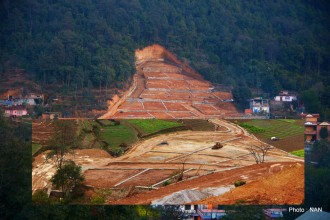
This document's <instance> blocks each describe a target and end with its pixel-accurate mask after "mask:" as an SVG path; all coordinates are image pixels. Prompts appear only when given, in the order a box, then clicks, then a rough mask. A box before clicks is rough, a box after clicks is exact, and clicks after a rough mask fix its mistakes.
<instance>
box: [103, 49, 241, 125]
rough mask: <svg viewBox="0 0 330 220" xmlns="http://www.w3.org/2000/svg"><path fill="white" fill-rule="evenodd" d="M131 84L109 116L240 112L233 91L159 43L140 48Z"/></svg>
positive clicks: (202, 115) (201, 115)
mask: <svg viewBox="0 0 330 220" xmlns="http://www.w3.org/2000/svg"><path fill="white" fill-rule="evenodd" d="M135 58H136V71H137V72H136V74H135V75H134V78H133V84H132V85H131V88H130V89H129V90H128V91H127V92H126V93H125V94H123V95H122V97H121V98H120V99H119V100H118V101H117V102H116V103H112V106H110V107H109V110H108V112H107V113H106V114H104V115H103V116H101V117H100V118H101V119H106V118H144V119H150V118H159V119H183V118H184V119H187V118H188V119H189V118H190V119H191V118H214V117H224V116H230V115H235V114H237V113H238V112H237V110H236V108H235V106H234V104H233V102H232V94H231V93H229V92H221V91H216V90H215V89H214V87H213V86H212V84H211V83H210V82H208V81H206V80H204V79H203V77H202V76H201V75H200V74H198V73H197V72H195V71H194V70H193V69H191V68H190V67H189V66H188V65H187V64H185V63H182V62H181V61H179V60H178V59H177V58H176V57H175V55H174V54H172V53H170V52H169V51H167V50H166V49H165V48H163V47H162V46H160V45H152V46H149V47H146V48H144V49H143V50H137V51H136V52H135Z"/></svg>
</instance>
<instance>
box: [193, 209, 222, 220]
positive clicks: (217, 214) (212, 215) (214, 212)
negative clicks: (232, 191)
mask: <svg viewBox="0 0 330 220" xmlns="http://www.w3.org/2000/svg"><path fill="white" fill-rule="evenodd" d="M197 214H198V216H196V218H194V220H195V219H196V220H206V219H210V220H211V219H221V218H222V217H224V216H225V215H226V212H225V210H218V209H199V210H197Z"/></svg>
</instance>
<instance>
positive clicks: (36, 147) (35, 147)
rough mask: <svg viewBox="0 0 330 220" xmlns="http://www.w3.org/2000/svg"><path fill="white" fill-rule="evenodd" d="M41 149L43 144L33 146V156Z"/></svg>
mask: <svg viewBox="0 0 330 220" xmlns="http://www.w3.org/2000/svg"><path fill="white" fill-rule="evenodd" d="M41 147H42V146H41V144H32V155H33V154H35V153H36V152H37V151H38V150H39V149H40V148H41Z"/></svg>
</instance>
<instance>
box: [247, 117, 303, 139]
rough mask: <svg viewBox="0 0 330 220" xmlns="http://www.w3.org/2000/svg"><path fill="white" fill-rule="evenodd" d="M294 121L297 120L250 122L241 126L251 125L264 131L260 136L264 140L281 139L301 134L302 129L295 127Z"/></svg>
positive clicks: (301, 127)
mask: <svg viewBox="0 0 330 220" xmlns="http://www.w3.org/2000/svg"><path fill="white" fill-rule="evenodd" d="M296 121H297V120H293V119H279V120H251V121H248V122H245V123H243V124H247V125H252V126H254V127H257V128H260V129H264V130H265V131H264V132H262V136H264V137H266V138H271V137H279V138H281V139H283V138H287V137H292V136H295V135H301V134H303V132H304V127H303V126H300V125H297V124H296ZM240 125H241V124H240ZM243 127H244V126H243Z"/></svg>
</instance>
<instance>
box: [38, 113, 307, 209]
mask: <svg viewBox="0 0 330 220" xmlns="http://www.w3.org/2000/svg"><path fill="white" fill-rule="evenodd" d="M132 122H135V124H134V126H141V127H143V126H145V124H144V123H143V122H141V123H139V122H138V121H129V120H128V121H125V123H127V124H130V123H132ZM93 123H95V122H93ZM161 123H164V124H165V127H166V126H167V125H169V124H170V125H171V126H176V125H179V124H180V125H181V124H182V125H184V126H187V127H189V125H190V126H192V127H194V126H195V127H197V128H196V129H195V130H194V129H192V130H184V131H176V132H170V133H161V132H160V133H159V134H158V135H154V136H151V137H149V138H145V139H140V140H139V141H137V142H135V143H134V144H133V145H132V147H131V148H129V150H128V151H127V152H126V153H125V154H124V155H122V156H120V157H117V158H113V157H111V156H110V155H109V154H107V153H105V152H104V151H102V150H101V149H98V150H96V149H95V151H94V149H86V150H75V151H74V152H73V153H72V154H69V155H67V158H69V159H72V160H74V161H76V163H78V164H79V165H81V166H82V170H83V172H84V175H85V184H86V185H87V186H88V187H89V191H88V192H86V196H87V195H88V197H87V198H86V201H89V199H90V200H93V198H94V197H95V196H100V194H99V192H102V190H111V193H110V194H109V195H106V196H105V197H104V200H105V201H106V203H107V204H150V203H157V202H159V201H160V199H162V198H165V197H167V196H169V197H171V200H169V201H170V204H178V203H180V202H182V201H181V200H176V199H175V196H173V194H175V193H179V194H180V195H181V194H182V195H186V194H187V195H188V194H189V195H192V198H191V197H189V196H188V197H187V198H188V200H187V201H186V202H187V203H194V202H197V201H199V200H201V199H204V198H207V197H209V196H212V195H213V196H217V195H219V194H221V193H222V191H223V189H230V188H231V187H233V184H234V182H235V181H238V180H244V181H246V182H247V183H248V184H247V185H249V183H252V182H253V181H255V180H257V179H258V178H261V177H265V176H270V177H271V174H273V173H277V172H280V171H281V170H284V168H285V167H288V166H291V165H293V164H297V163H298V164H301V165H303V159H301V158H299V157H296V156H293V155H291V154H289V153H288V152H285V151H283V150H280V149H278V148H274V147H271V149H270V150H269V152H268V153H267V155H266V156H265V163H263V164H261V165H256V164H255V159H254V158H253V156H252V155H251V152H250V148H251V147H255V146H265V145H266V144H265V143H264V142H262V141H260V140H258V139H257V138H256V137H255V136H253V135H251V134H249V133H248V132H247V131H246V130H245V129H242V128H241V127H239V126H237V125H235V124H233V123H230V122H227V121H224V120H219V119H212V120H209V121H192V120H188V121H185V120H181V121H180V122H174V121H167V122H166V123H165V122H160V123H159V124H158V125H157V126H156V127H157V129H155V128H153V129H152V131H155V130H158V127H160V124H161ZM97 124H100V123H97ZM101 124H108V125H104V126H105V127H108V128H112V127H115V126H114V125H112V122H111V121H110V122H109V121H107V122H105V123H103V122H101ZM120 125H122V126H124V124H122V123H121V124H120ZM117 126H119V125H117ZM92 127H93V126H92ZM141 127H140V129H141ZM174 128H175V127H174ZM101 131H102V128H101ZM110 141H111V140H110ZM217 142H219V143H221V144H222V146H223V147H222V148H220V149H212V147H213V146H214V145H215V143H217ZM44 157H45V153H42V154H40V155H38V156H37V157H35V160H34V163H33V173H32V179H33V184H32V187H33V191H35V190H36V189H42V188H48V187H51V185H50V182H49V179H50V177H51V176H52V175H53V174H54V171H55V168H54V164H53V162H52V160H48V161H45V160H44ZM290 180H291V181H292V182H296V181H302V182H303V178H302V179H297V178H296V177H295V176H293V177H292V178H291V179H290ZM188 189H189V190H190V191H189V192H186V191H185V190H188ZM150 190H151V191H150ZM288 190H289V189H288ZM290 190H291V189H290ZM294 192H295V193H297V195H296V196H297V198H301V197H303V190H301V191H299V192H298V191H294ZM298 194H299V195H298ZM193 198H194V199H193ZM267 198H268V199H269V200H268V201H271V199H272V198H271V197H270V196H267V197H266V198H265V200H267ZM290 198H291V197H290ZM173 199H174V200H173ZM196 199H197V200H196ZM284 199H285V198H284ZM282 201H283V200H281V202H282ZM286 201H287V203H290V204H293V203H294V204H298V203H296V202H297V201H292V200H290V199H288V200H286ZM292 202H293V203H292ZM269 203H271V202H269ZM163 204H167V203H166V202H164V201H163ZM274 204H277V203H274ZM278 204H279V203H278ZM299 204H300V203H299Z"/></svg>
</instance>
